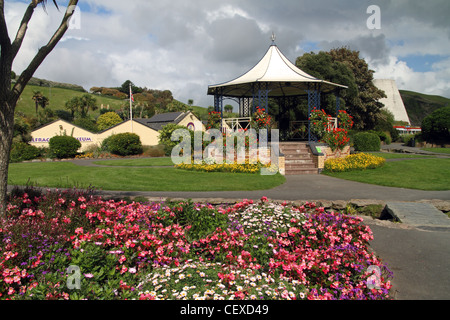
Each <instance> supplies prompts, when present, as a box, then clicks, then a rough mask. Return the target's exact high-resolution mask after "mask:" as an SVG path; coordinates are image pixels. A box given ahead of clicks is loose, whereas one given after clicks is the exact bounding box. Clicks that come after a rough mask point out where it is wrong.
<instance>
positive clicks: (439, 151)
mask: <svg viewBox="0 0 450 320" xmlns="http://www.w3.org/2000/svg"><path fill="white" fill-rule="evenodd" d="M422 150H425V151H431V152H437V153H448V154H450V148H422Z"/></svg>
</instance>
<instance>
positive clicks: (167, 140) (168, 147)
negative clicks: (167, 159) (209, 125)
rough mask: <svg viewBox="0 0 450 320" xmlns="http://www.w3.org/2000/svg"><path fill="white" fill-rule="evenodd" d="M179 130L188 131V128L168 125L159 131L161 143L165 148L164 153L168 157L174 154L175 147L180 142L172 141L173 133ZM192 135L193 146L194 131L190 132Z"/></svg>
mask: <svg viewBox="0 0 450 320" xmlns="http://www.w3.org/2000/svg"><path fill="white" fill-rule="evenodd" d="M177 129H184V130H186V129H187V128H186V127H183V126H179V125H176V124H174V123H169V124H166V125H165V126H164V127H162V129H161V130H159V143H160V144H161V145H163V146H164V152H165V153H166V156H170V155H171V153H172V149H173V147H175V146H176V145H178V144H179V143H180V141H172V140H171V137H172V133H173V132H174V131H175V130H177ZM190 135H191V144H192V143H193V131H192V132H190Z"/></svg>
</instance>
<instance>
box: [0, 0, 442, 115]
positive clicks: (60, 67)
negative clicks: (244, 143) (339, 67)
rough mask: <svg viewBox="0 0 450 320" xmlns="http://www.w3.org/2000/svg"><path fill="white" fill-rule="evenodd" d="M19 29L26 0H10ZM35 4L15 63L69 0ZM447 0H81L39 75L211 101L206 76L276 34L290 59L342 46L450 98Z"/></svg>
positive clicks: (259, 52)
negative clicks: (131, 86)
mask: <svg viewBox="0 0 450 320" xmlns="http://www.w3.org/2000/svg"><path fill="white" fill-rule="evenodd" d="M5 2H6V3H5V16H6V21H7V25H8V32H9V34H10V37H11V38H14V36H15V34H16V32H17V27H18V25H19V23H20V21H21V19H22V16H23V14H24V12H25V9H26V7H27V5H28V3H29V0H28V1H25V0H15V1H12V0H6V1H5ZM57 3H58V5H59V7H60V10H59V11H58V10H57V9H56V8H55V6H54V5H53V2H52V1H51V0H48V3H47V6H46V9H45V10H44V9H43V8H42V7H41V6H40V7H39V8H37V9H36V10H35V13H34V16H33V18H32V20H31V22H30V25H29V29H28V31H27V36H26V39H25V41H24V43H23V45H22V48H21V51H20V53H19V55H18V56H17V57H16V59H15V61H14V64H13V70H14V71H15V72H16V73H20V72H21V71H22V70H23V69H25V68H26V66H27V65H28V63H29V62H30V61H31V59H32V57H33V56H34V55H35V54H36V53H37V51H38V49H39V47H41V46H42V45H45V44H46V43H47V41H48V40H49V38H50V36H51V34H53V32H54V31H55V30H56V28H57V27H58V25H59V24H60V22H61V19H62V17H63V14H64V11H65V7H66V6H67V4H68V1H67V0H58V1H57ZM449 16H450V1H448V0H430V1H423V0H278V1H273V0H239V1H237V0H236V1H235V0H232V1H223V0H220V1H219V0H170V1H169V0H158V1H156V0H128V1H123V0H80V1H79V5H78V8H77V9H76V15H75V16H74V18H73V19H72V21H71V24H70V29H69V30H68V31H67V32H66V34H65V36H64V38H63V39H62V40H61V41H60V43H59V44H58V45H57V47H56V48H55V49H54V50H53V51H52V53H51V54H50V55H49V56H48V57H47V59H46V60H45V61H44V62H43V63H42V65H41V66H40V67H39V69H38V70H37V72H36V73H35V76H36V77H39V78H43V79H47V80H52V81H57V82H65V83H72V84H78V85H81V86H83V87H84V88H85V89H86V90H89V89H90V88H91V87H94V86H96V87H118V86H120V85H121V84H122V83H123V82H125V81H126V80H131V81H132V82H133V83H134V84H135V85H137V86H139V87H147V88H150V89H159V90H170V91H171V92H172V94H173V96H174V98H175V99H177V100H180V101H182V102H184V103H187V102H188V100H189V99H192V100H194V105H199V106H202V107H208V106H209V105H213V97H212V96H208V95H207V89H208V86H209V85H213V84H218V83H223V82H226V81H229V80H232V79H235V78H237V77H239V76H240V75H242V74H244V73H246V72H247V71H248V70H250V69H251V68H252V67H253V66H255V65H256V64H257V63H258V62H259V60H260V59H261V58H262V57H263V56H264V54H265V53H266V51H267V50H268V48H269V46H270V45H271V43H272V41H271V38H272V34H275V37H276V38H275V43H276V45H277V46H278V48H279V49H280V50H281V52H283V54H284V55H285V56H286V57H287V58H288V59H289V60H290V61H291V62H293V63H295V60H296V58H297V57H299V56H301V55H303V54H304V53H306V52H319V51H328V50H330V49H333V48H338V47H342V46H346V47H348V48H350V49H351V50H357V51H359V52H360V57H361V58H364V59H365V60H366V61H367V63H368V64H369V68H370V69H372V70H374V71H375V73H374V78H376V79H394V80H396V83H397V86H398V88H399V89H404V90H412V91H417V92H421V93H425V94H431V95H441V96H445V97H447V98H450V19H449V18H448V17H449Z"/></svg>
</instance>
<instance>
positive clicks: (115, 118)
mask: <svg viewBox="0 0 450 320" xmlns="http://www.w3.org/2000/svg"><path fill="white" fill-rule="evenodd" d="M121 122H122V118H121V117H120V116H119V115H118V114H117V113H115V112H113V111H111V112H106V113H104V114H102V115H101V116H99V117H98V119H97V128H98V130H100V131H102V130H106V129H108V128H111V127H112V126H115V125H116V124H119V123H121Z"/></svg>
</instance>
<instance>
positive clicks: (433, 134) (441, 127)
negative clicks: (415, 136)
mask: <svg viewBox="0 0 450 320" xmlns="http://www.w3.org/2000/svg"><path fill="white" fill-rule="evenodd" d="M422 136H423V139H424V140H426V141H432V142H450V107H443V108H439V109H437V110H436V111H434V112H432V113H431V114H430V115H429V116H427V117H426V118H425V119H423V121H422Z"/></svg>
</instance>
